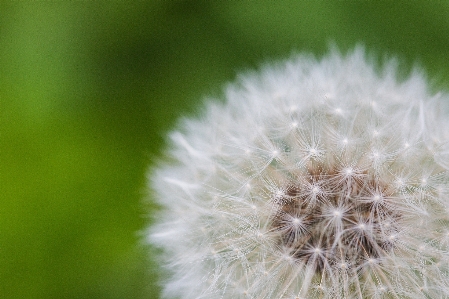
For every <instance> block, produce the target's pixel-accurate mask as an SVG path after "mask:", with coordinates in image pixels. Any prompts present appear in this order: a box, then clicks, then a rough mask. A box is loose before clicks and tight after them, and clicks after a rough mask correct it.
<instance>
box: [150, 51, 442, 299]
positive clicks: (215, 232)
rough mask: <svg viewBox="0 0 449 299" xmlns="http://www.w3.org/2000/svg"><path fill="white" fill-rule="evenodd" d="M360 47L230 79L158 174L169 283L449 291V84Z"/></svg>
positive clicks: (323, 298)
mask: <svg viewBox="0 0 449 299" xmlns="http://www.w3.org/2000/svg"><path fill="white" fill-rule="evenodd" d="M393 69H394V68H392V67H387V68H386V69H385V71H383V72H382V73H380V74H379V73H376V72H375V71H374V69H373V67H371V66H370V65H369V64H368V63H367V62H366V60H365V58H364V54H363V50H362V49H360V48H357V49H356V50H355V51H354V52H353V53H351V54H349V55H347V56H346V57H342V56H341V55H340V54H338V53H337V52H335V51H334V52H332V53H331V54H330V55H329V56H328V57H325V58H323V59H322V60H321V61H319V62H317V61H315V60H314V59H313V58H310V57H308V56H299V57H297V58H294V59H292V60H289V61H287V62H285V63H283V64H280V65H278V66H277V67H274V68H267V69H265V70H264V71H263V72H262V74H261V75H247V76H244V77H242V78H243V79H241V81H239V82H238V83H236V84H234V85H231V86H230V87H229V88H228V89H227V90H226V94H225V97H226V103H225V104H218V103H209V104H208V107H207V109H206V113H205V114H204V115H203V117H202V118H201V120H194V119H188V120H185V121H184V122H183V123H182V128H180V130H179V132H175V133H173V134H172V135H171V138H172V144H171V148H170V150H169V156H170V157H171V162H170V163H167V164H162V165H160V167H159V168H157V169H155V170H154V171H153V172H152V174H151V177H150V178H151V188H153V189H154V191H155V194H156V196H155V197H156V199H157V200H158V202H159V203H160V204H161V206H162V207H163V208H164V209H163V211H162V212H161V213H160V214H159V215H158V218H157V219H156V224H155V225H154V226H152V227H151V228H150V231H149V234H148V235H149V240H150V242H151V244H153V245H156V246H158V247H160V248H161V249H162V251H163V252H164V253H163V254H162V255H161V259H162V260H163V261H164V265H165V268H166V269H167V279H166V281H165V282H164V285H163V297H164V298H181V299H191V298H195V299H196V298H204V299H206V298H207V299H218V298H220V299H231V298H232V299H240V298H242V299H243V298H252V299H271V298H274V299H278V298H308V299H318V298H319V299H333V298H339V299H343V298H344V299H353V298H360V299H362V298H408V299H429V298H432V299H433V298H447V296H448V294H449V266H448V265H449V230H448V228H447V224H448V223H449V200H448V195H449V163H448V162H447V161H449V155H448V153H449V147H448V144H449V134H448V133H447V132H448V131H447V130H448V129H447V128H449V104H448V103H449V96H448V95H445V94H443V93H440V94H438V96H432V95H430V93H429V91H428V90H427V87H426V83H425V81H424V80H423V79H422V78H421V77H420V75H419V74H418V73H413V74H412V75H411V77H410V78H409V79H407V80H405V81H403V82H397V81H395V79H394V78H395V71H394V70H393Z"/></svg>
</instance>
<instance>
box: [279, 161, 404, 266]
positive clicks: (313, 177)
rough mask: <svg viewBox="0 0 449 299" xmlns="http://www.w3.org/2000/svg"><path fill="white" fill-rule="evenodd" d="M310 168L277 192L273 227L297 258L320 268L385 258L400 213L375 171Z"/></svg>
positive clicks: (392, 245)
mask: <svg viewBox="0 0 449 299" xmlns="http://www.w3.org/2000/svg"><path fill="white" fill-rule="evenodd" d="M324 169H325V168H324V166H323V165H315V167H309V168H308V170H307V172H306V174H303V175H301V176H299V179H297V180H296V181H295V180H293V182H292V183H289V184H287V185H286V186H284V187H283V188H282V192H278V193H277V194H275V196H273V201H274V203H275V206H276V210H275V212H274V213H273V216H272V221H271V226H272V227H271V228H272V229H271V231H272V232H274V233H275V234H276V236H277V238H278V245H279V247H281V248H283V249H284V250H286V251H287V252H288V254H289V255H290V256H291V257H292V258H294V260H295V261H297V262H302V263H305V264H309V265H311V266H313V267H314V268H315V271H316V272H322V271H323V270H324V269H325V268H326V267H332V268H335V267H340V268H346V267H351V268H352V269H359V267H360V266H361V265H363V264H364V263H367V262H368V261H370V260H371V261H372V260H373V259H376V260H377V259H378V258H381V257H382V256H383V255H384V254H385V253H387V252H389V251H391V250H392V249H393V248H394V246H395V241H396V239H397V234H398V232H399V227H398V226H399V221H400V218H401V215H400V214H399V213H398V212H397V208H396V207H395V205H394V203H392V201H391V198H392V192H391V190H388V188H387V184H385V183H383V182H382V181H381V179H379V178H377V177H376V176H375V175H372V174H371V175H370V174H369V173H367V172H366V171H364V172H357V171H356V170H354V169H351V168H346V169H327V170H324Z"/></svg>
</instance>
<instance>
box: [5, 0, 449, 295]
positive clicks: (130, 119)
mask: <svg viewBox="0 0 449 299" xmlns="http://www.w3.org/2000/svg"><path fill="white" fill-rule="evenodd" d="M330 43H334V44H335V45H337V46H338V47H339V48H340V49H341V50H342V51H347V50H348V49H351V48H353V47H354V45H355V44H357V43H362V44H364V45H365V46H366V48H367V49H368V50H369V52H370V53H373V54H374V55H376V57H378V58H379V61H381V60H382V58H383V57H384V55H386V56H388V57H391V56H397V57H398V58H399V61H400V62H401V65H402V67H403V68H404V69H405V70H406V71H407V70H409V69H410V67H411V66H413V65H418V66H420V67H421V68H423V69H424V70H425V71H426V72H427V74H428V77H429V78H431V79H432V80H431V81H432V86H433V87H434V88H443V89H445V90H449V88H448V87H449V59H448V53H449V52H448V49H449V2H447V1H385V2H384V1H373V2H369V1H293V0H291V1H271V0H265V1H193V0H192V1H162V0H161V1H62V0H61V1H2V2H1V4H0V298H6V299H9V298H21V299H22V298H36V299H39V298H45V299H48V298H58V299H59V298H83V299H84V298H111V299H112V298H117V299H118V298H157V297H158V293H159V289H158V287H157V270H156V268H155V266H154V264H153V263H151V262H150V261H149V260H151V254H150V251H149V250H148V249H146V248H144V247H143V246H141V245H140V244H141V243H142V239H141V237H140V236H139V231H141V230H143V229H144V228H145V226H146V224H147V223H148V219H147V218H148V215H149V214H150V212H149V211H151V206H152V205H151V204H148V203H144V201H143V198H145V197H146V192H147V191H146V189H145V184H146V170H147V168H148V166H149V165H150V164H151V163H152V162H153V161H155V160H156V159H157V157H158V155H160V153H161V152H162V149H163V140H164V139H163V136H164V135H165V133H166V132H167V131H168V130H169V129H170V128H172V127H173V125H174V124H175V121H176V119H177V118H178V117H179V116H182V115H192V114H195V113H196V112H197V111H200V110H201V109H200V108H201V102H202V99H203V97H204V96H215V95H219V94H220V92H221V90H222V86H223V83H225V82H227V81H230V80H233V79H234V78H235V76H236V74H237V73H238V72H240V71H242V70H246V69H254V68H256V67H258V66H260V65H261V63H263V62H266V61H270V60H272V59H281V58H286V57H289V56H290V55H291V54H293V53H296V52H301V51H308V52H311V53H314V54H315V55H317V56H321V55H323V54H324V53H325V52H326V51H327V50H328V49H329V44H330Z"/></svg>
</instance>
